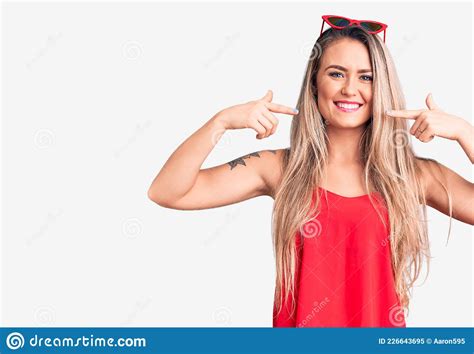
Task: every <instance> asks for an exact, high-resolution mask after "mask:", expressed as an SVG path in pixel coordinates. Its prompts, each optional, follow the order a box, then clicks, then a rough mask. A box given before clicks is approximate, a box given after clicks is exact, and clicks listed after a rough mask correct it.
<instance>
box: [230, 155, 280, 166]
mask: <svg viewBox="0 0 474 354" xmlns="http://www.w3.org/2000/svg"><path fill="white" fill-rule="evenodd" d="M267 151H270V152H272V153H273V154H276V150H267ZM251 156H256V157H260V155H259V153H258V151H256V152H252V153H250V154H248V155H244V156H241V157H238V158H236V159H234V160H232V161H230V162H228V164H229V166H230V169H231V170H232V169H233V168H234V167H235V166H237V165H244V166H247V165H246V164H245V161H244V159H249V158H250V157H251Z"/></svg>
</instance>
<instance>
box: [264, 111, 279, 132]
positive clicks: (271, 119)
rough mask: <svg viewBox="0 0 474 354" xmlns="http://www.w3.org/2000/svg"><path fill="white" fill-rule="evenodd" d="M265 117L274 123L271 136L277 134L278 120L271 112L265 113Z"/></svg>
mask: <svg viewBox="0 0 474 354" xmlns="http://www.w3.org/2000/svg"><path fill="white" fill-rule="evenodd" d="M263 115H264V117H265V118H267V119H268V120H269V121H270V122H271V123H272V130H271V131H270V134H269V135H273V133H275V131H276V128H277V126H278V118H277V117H275V116H274V115H273V113H272V112H270V111H264V112H263Z"/></svg>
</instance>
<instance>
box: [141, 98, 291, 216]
mask: <svg viewBox="0 0 474 354" xmlns="http://www.w3.org/2000/svg"><path fill="white" fill-rule="evenodd" d="M271 99H272V93H271V91H268V93H267V94H266V95H265V96H264V97H263V99H261V100H257V101H250V102H248V103H246V104H241V105H237V106H232V107H229V108H227V109H225V110H223V111H221V112H219V113H217V114H216V115H215V116H214V117H212V118H211V119H210V120H209V121H208V122H207V123H206V124H204V126H203V127H201V128H200V129H199V130H197V131H196V132H195V133H194V134H192V135H191V136H190V137H189V138H187V139H186V140H185V141H184V142H183V143H182V144H181V145H180V146H179V147H178V148H177V149H176V151H175V152H174V153H173V154H172V155H171V156H170V157H169V158H168V160H167V161H166V163H165V164H164V166H163V167H162V169H161V171H160V172H159V173H158V175H157V176H156V177H155V179H154V181H153V183H152V184H151V186H150V188H149V190H148V197H149V198H150V199H151V200H152V201H154V202H155V203H157V204H159V205H161V206H163V207H167V208H173V209H181V210H194V209H207V208H213V207H218V206H223V205H228V204H232V203H236V202H239V201H243V200H246V199H249V198H253V197H256V196H259V195H271V193H272V191H273V188H272V186H269V181H273V180H274V178H269V177H268V171H272V170H273V171H275V164H276V163H277V162H278V157H277V153H276V152H275V151H272V150H268V151H258V152H253V153H249V154H247V155H244V156H241V157H239V158H237V159H235V160H233V161H231V162H228V163H226V164H222V165H219V166H215V167H211V168H206V169H201V166H202V164H203V162H204V161H205V159H206V157H207V156H208V155H209V153H210V152H211V151H212V149H213V147H214V145H215V144H216V142H217V141H218V140H219V139H220V136H221V135H222V134H223V133H224V132H225V130H226V129H242V128H252V129H254V130H255V131H256V132H257V133H258V134H257V138H259V139H261V138H266V137H268V136H269V135H272V134H273V133H274V132H275V130H276V127H277V124H278V120H277V118H276V117H275V116H274V115H273V114H272V113H271V112H278V113H284V114H297V113H296V112H295V111H294V110H293V109H292V108H289V107H285V106H282V105H279V104H275V103H272V102H271ZM279 156H280V155H279Z"/></svg>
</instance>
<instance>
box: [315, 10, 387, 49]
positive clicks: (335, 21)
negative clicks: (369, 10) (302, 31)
mask: <svg viewBox="0 0 474 354" xmlns="http://www.w3.org/2000/svg"><path fill="white" fill-rule="evenodd" d="M322 18H323V25H322V26H321V33H320V34H319V35H321V34H322V33H323V28H324V23H325V22H326V23H327V24H328V25H329V26H331V27H332V28H336V29H343V28H345V27H348V26H351V25H356V26H359V27H362V28H364V29H366V30H367V31H368V32H369V33H372V34H375V33H379V32H382V31H383V42H384V43H385V30H386V29H387V27H388V26H387V25H386V24H385V23H381V22H377V21H371V20H354V19H352V18H347V17H342V16H335V15H324V16H322Z"/></svg>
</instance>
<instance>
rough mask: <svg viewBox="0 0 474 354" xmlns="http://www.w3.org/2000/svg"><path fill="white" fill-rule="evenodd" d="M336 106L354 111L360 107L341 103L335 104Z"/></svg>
mask: <svg viewBox="0 0 474 354" xmlns="http://www.w3.org/2000/svg"><path fill="white" fill-rule="evenodd" d="M336 105H337V106H338V107H341V108H346V109H356V108H359V106H360V105H358V104H350V103H341V102H336Z"/></svg>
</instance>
